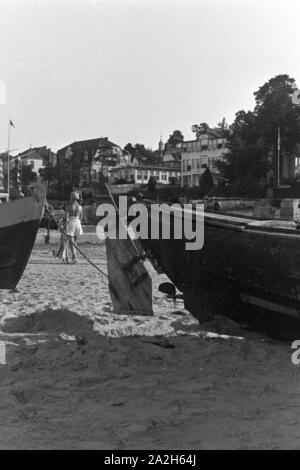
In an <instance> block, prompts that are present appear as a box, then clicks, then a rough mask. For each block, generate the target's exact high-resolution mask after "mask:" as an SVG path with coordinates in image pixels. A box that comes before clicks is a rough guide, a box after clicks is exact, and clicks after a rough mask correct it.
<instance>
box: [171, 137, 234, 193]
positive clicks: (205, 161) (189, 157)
mask: <svg viewBox="0 0 300 470" xmlns="http://www.w3.org/2000/svg"><path fill="white" fill-rule="evenodd" d="M177 149H178V150H180V153H181V186H183V187H186V186H187V187H193V186H199V183H200V179H201V176H202V175H203V173H204V171H205V170H206V168H208V169H209V170H210V172H211V174H212V177H213V179H214V180H215V181H217V180H218V178H219V177H220V174H219V171H218V170H217V168H215V165H214V163H215V162H216V161H217V160H219V159H220V158H222V156H223V155H224V154H225V153H226V152H227V151H228V150H227V139H226V138H225V137H224V134H223V133H222V130H221V129H220V128H213V129H211V128H208V129H206V130H205V132H203V133H201V134H199V135H198V138H197V139H195V140H187V141H184V142H182V143H179V144H177Z"/></svg>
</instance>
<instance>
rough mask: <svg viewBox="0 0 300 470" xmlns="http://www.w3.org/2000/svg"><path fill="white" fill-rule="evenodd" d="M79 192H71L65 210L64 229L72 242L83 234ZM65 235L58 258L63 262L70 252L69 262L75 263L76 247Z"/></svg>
mask: <svg viewBox="0 0 300 470" xmlns="http://www.w3.org/2000/svg"><path fill="white" fill-rule="evenodd" d="M79 200H80V198H79V194H78V193H76V192H73V193H71V196H70V203H69V204H67V205H66V208H65V211H66V224H65V227H64V231H65V232H66V234H67V235H68V238H70V239H71V241H72V242H73V243H76V242H77V238H78V237H79V236H80V235H82V234H83V230H82V226H81V220H82V206H81V205H80V204H79V202H78V201H79ZM68 238H67V237H65V240H64V243H63V245H62V250H61V253H60V258H61V259H62V261H63V262H67V263H68V262H69V261H68V254H69V252H71V254H72V260H71V263H72V264H75V263H77V258H76V248H75V246H74V245H73V243H70V240H68Z"/></svg>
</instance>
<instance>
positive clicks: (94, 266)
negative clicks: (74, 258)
mask: <svg viewBox="0 0 300 470" xmlns="http://www.w3.org/2000/svg"><path fill="white" fill-rule="evenodd" d="M46 212H48V214H49V216H50V217H51V219H52V220H53V221H54V223H55V224H56V225H57V228H58V230H60V231H61V233H62V234H63V235H64V236H65V237H66V239H67V240H68V241H69V242H70V243H71V245H73V246H74V247H75V248H76V250H78V251H79V253H80V254H81V255H82V256H83V257H84V258H85V259H86V260H87V261H88V263H90V265H91V266H93V268H95V269H96V270H97V271H98V272H99V273H100V274H102V276H104V277H105V278H106V279H108V275H107V274H106V273H105V272H104V271H102V270H101V269H100V268H98V266H97V265H96V264H95V263H93V261H92V260H90V259H89V258H88V256H86V254H85V253H83V251H82V250H81V249H80V248H79V247H78V245H77V243H75V241H74V240H72V237H71V236H70V235H68V234H67V233H66V232H65V231H64V229H63V228H62V227H61V226H60V225H59V224H58V223H57V221H56V219H55V217H54V215H53V214H52V213H51V212H50V211H49V209H48V208H47V207H46Z"/></svg>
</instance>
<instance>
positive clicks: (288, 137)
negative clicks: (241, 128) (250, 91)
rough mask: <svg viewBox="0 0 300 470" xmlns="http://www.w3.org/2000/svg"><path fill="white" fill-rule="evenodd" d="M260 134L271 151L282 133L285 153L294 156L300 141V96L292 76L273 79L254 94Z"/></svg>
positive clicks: (282, 145) (279, 76)
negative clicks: (293, 153) (292, 153)
mask: <svg viewBox="0 0 300 470" xmlns="http://www.w3.org/2000/svg"><path fill="white" fill-rule="evenodd" d="M254 96H255V100H256V106H255V109H254V113H255V114H256V116H257V123H258V126H259V127H260V130H261V132H260V134H261V136H262V137H263V139H264V140H265V142H266V143H267V144H268V145H269V146H270V147H271V146H274V145H275V144H276V141H277V136H278V128H279V129H280V140H281V150H282V151H283V152H288V153H291V152H293V150H294V149H295V145H296V144H297V143H299V139H300V105H299V98H300V93H299V90H298V89H297V87H296V83H295V80H294V79H293V78H290V77H289V76H288V75H277V76H276V77H274V78H271V79H270V80H269V81H268V82H266V83H265V84H264V85H263V86H261V87H260V88H259V89H258V91H256V92H255V93H254Z"/></svg>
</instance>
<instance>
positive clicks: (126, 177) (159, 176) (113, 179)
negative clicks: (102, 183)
mask: <svg viewBox="0 0 300 470" xmlns="http://www.w3.org/2000/svg"><path fill="white" fill-rule="evenodd" d="M150 177H153V178H154V179H155V180H156V182H157V183H160V184H180V169H178V168H170V167H168V166H162V165H129V166H123V167H120V166H117V167H115V168H112V169H111V170H110V174H109V180H108V181H109V183H110V184H118V183H120V182H122V183H125V182H126V183H135V184H147V183H148V181H149V179H150Z"/></svg>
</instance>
